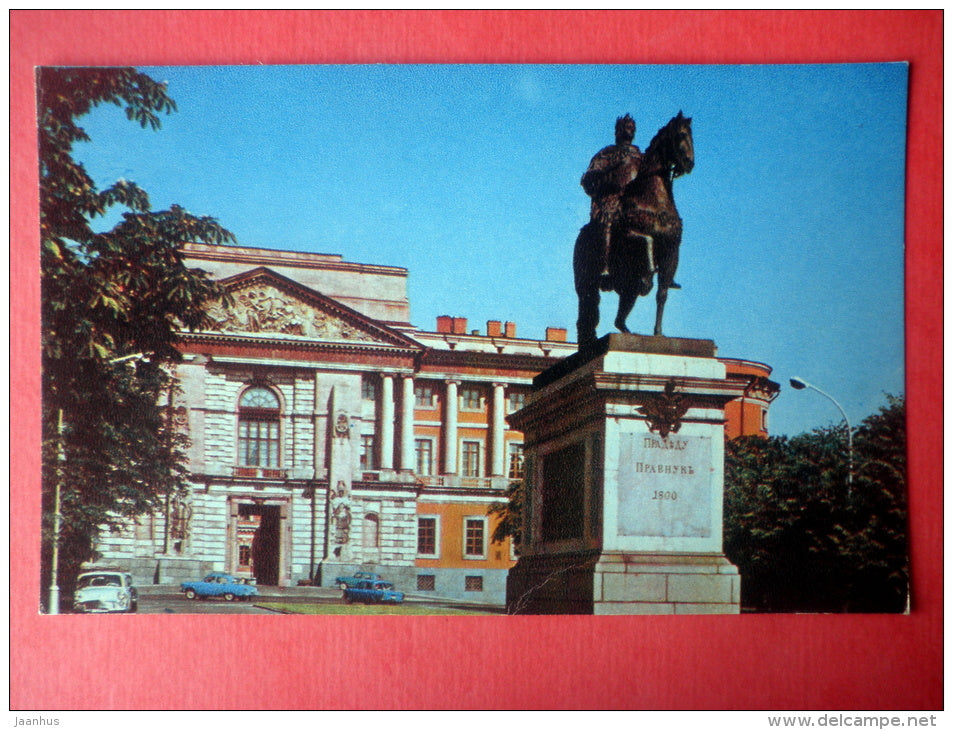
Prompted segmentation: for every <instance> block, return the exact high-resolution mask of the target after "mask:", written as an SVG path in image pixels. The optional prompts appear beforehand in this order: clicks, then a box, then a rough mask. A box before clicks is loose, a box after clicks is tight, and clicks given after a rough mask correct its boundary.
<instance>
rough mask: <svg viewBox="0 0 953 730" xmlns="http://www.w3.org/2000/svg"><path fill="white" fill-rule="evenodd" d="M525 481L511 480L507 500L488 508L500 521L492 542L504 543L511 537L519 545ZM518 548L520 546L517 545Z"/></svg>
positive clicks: (521, 533)
mask: <svg viewBox="0 0 953 730" xmlns="http://www.w3.org/2000/svg"><path fill="white" fill-rule="evenodd" d="M524 489H525V487H524V481H523V480H522V479H520V480H519V481H513V482H510V485H509V486H508V487H507V488H506V494H505V496H506V501H505V502H493V503H492V504H491V505H490V506H489V508H488V509H487V511H486V513H487V515H491V516H496V517H497V518H498V521H497V523H496V526H495V527H494V528H493V534H492V535H491V536H490V540H491V542H494V543H502V542H504V541H505V540H506V538H511V539H512V540H513V544H514V545H516V546H519V544H520V540H521V539H522V535H523V491H524ZM517 549H518V547H517Z"/></svg>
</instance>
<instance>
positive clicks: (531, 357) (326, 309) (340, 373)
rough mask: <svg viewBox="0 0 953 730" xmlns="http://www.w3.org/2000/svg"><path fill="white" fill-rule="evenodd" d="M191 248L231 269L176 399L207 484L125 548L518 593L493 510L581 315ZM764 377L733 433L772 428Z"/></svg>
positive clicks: (745, 367) (119, 538) (173, 574)
mask: <svg viewBox="0 0 953 730" xmlns="http://www.w3.org/2000/svg"><path fill="white" fill-rule="evenodd" d="M187 253H188V260H189V262H190V263H191V264H192V265H194V266H196V267H198V268H202V269H204V270H206V271H208V272H210V273H211V274H212V275H213V276H214V277H215V278H217V279H220V280H221V281H223V283H224V284H225V285H226V287H227V289H228V291H229V293H230V295H231V299H232V303H231V306H229V307H222V306H213V307H211V308H210V309H209V310H208V323H207V325H206V327H205V328H204V330H203V331H201V332H192V333H186V334H184V335H183V338H182V351H183V355H184V360H183V362H182V363H181V364H180V365H179V366H178V367H177V373H176V374H177V376H178V379H179V382H180V386H181V387H180V390H179V392H177V393H176V394H174V396H173V400H172V403H171V404H170V408H171V409H172V412H173V413H174V414H175V418H176V422H177V423H178V424H179V427H180V428H182V429H183V430H186V431H187V433H188V436H189V439H190V443H191V445H190V448H189V468H190V491H189V494H188V495H187V496H185V497H183V498H181V499H176V500H170V501H169V503H167V504H166V505H165V506H164V508H163V509H162V510H160V511H159V512H158V513H157V514H154V515H151V516H148V517H143V518H141V519H140V520H139V521H138V522H137V524H135V525H130V526H129V528H128V529H127V530H126V531H125V532H123V533H121V534H119V535H104V536H103V539H102V542H101V544H100V546H99V549H100V552H101V553H102V554H103V557H104V558H105V559H107V560H110V561H113V562H117V563H122V564H123V565H124V566H127V567H128V569H129V570H131V571H132V572H133V573H134V574H135V575H136V577H137V579H138V580H139V581H140V582H146V583H152V582H159V583H175V582H178V581H179V580H180V579H184V578H195V577H197V576H199V575H201V574H203V572H204V571H206V570H210V569H219V570H226V571H230V572H232V573H235V574H236V575H240V576H247V577H254V578H255V580H256V581H257V582H258V583H260V584H271V585H279V586H288V585H295V584H297V583H299V582H301V581H313V582H314V583H315V584H320V585H325V586H327V585H333V582H334V578H335V577H336V576H338V575H342V574H347V573H349V572H353V571H355V570H358V569H369V570H374V571H375V572H379V573H381V574H383V575H384V576H385V577H386V578H387V579H388V580H391V581H392V582H394V583H395V585H396V586H397V587H398V588H399V589H401V590H404V591H406V592H410V593H419V594H424V595H426V594H432V595H439V596H441V597H449V598H457V599H466V600H470V601H475V602H486V603H500V604H501V603H503V601H504V597H505V581H506V573H507V571H508V570H509V568H511V567H512V566H513V565H514V564H515V552H514V547H513V546H512V545H511V544H509V541H506V542H504V543H502V544H499V543H493V542H492V540H491V535H492V531H493V528H494V522H493V518H492V517H490V516H488V515H487V509H488V507H489V506H490V505H491V504H492V503H493V502H499V501H503V500H504V499H505V497H504V493H505V489H506V487H507V486H508V485H509V484H510V483H511V482H512V481H513V480H517V479H519V478H521V476H522V436H521V434H520V433H519V432H517V431H514V430H512V429H511V428H509V426H508V423H507V415H508V414H510V413H513V412H514V411H516V410H518V409H519V408H521V407H522V403H523V400H524V398H525V396H526V394H527V393H528V392H529V391H530V389H531V381H532V378H533V377H534V376H535V375H537V374H538V373H539V372H540V371H542V370H544V369H545V368H547V367H548V366H550V365H551V364H552V363H553V362H554V361H555V360H556V359H558V358H562V357H565V356H567V355H569V354H571V353H573V352H575V350H576V347H575V345H574V344H572V343H569V342H567V341H566V331H565V330H564V329H558V328H548V329H547V331H546V338H545V339H542V340H538V339H525V338H520V337H518V336H517V333H516V326H515V324H513V323H511V322H501V321H500V322H498V321H491V322H488V323H487V325H486V330H485V331H483V332H480V331H476V330H468V328H467V322H466V320H465V319H462V318H458V317H450V316H446V317H438V318H437V322H436V328H435V330H434V331H424V330H421V329H418V328H417V327H414V326H413V325H411V324H410V314H409V303H408V300H407V294H406V281H407V270H406V269H402V268H397V267H389V266H373V265H366V264H356V263H350V262H346V261H344V260H343V259H342V258H341V257H340V256H336V255H325V254H310V253H301V252H285V251H273V250H265V249H252V248H241V247H216V246H205V245H199V244H193V245H189V246H188V247H187ZM723 361H724V362H725V364H726V366H727V369H728V372H729V374H730V375H729V377H731V378H737V379H739V380H740V381H743V382H745V383H747V384H748V385H747V387H746V389H745V397H744V398H742V399H739V401H738V402H737V403H732V404H729V405H730V406H731V407H730V408H729V409H728V410H727V412H726V419H727V426H726V430H727V433H728V435H729V436H734V435H739V434H741V433H745V434H763V435H766V434H767V411H768V407H769V405H770V402H771V400H772V399H773V398H774V397H775V396H776V395H777V390H778V388H777V385H776V384H774V383H772V382H771V381H770V380H768V376H769V375H770V368H768V367H767V366H765V365H762V364H760V363H754V362H749V361H744V360H732V359H724V360H723Z"/></svg>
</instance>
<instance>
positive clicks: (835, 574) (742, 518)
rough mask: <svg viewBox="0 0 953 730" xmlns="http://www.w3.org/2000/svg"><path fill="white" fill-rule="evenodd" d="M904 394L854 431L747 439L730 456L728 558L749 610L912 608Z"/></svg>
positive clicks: (890, 400)
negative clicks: (850, 437)
mask: <svg viewBox="0 0 953 730" xmlns="http://www.w3.org/2000/svg"><path fill="white" fill-rule="evenodd" d="M904 419H905V404H904V401H903V399H902V398H894V397H888V405H887V406H885V407H883V408H881V409H880V411H879V412H878V413H876V414H874V415H872V416H870V417H868V418H867V419H866V420H865V421H864V422H863V424H862V425H861V426H860V428H859V429H857V431H856V432H855V434H854V453H853V464H854V468H853V479H852V482H851V483H849V482H848V459H847V443H846V442H847V439H846V434H845V432H844V430H843V429H842V428H837V429H819V430H815V431H813V432H812V433H808V434H801V435H799V436H796V437H793V438H787V437H783V436H782V437H772V438H761V437H753V436H749V437H742V438H739V439H734V440H732V441H729V442H728V444H727V448H726V454H725V553H726V555H727V556H728V558H729V559H730V560H731V561H732V562H734V563H735V564H736V565H737V566H738V568H739V570H740V572H741V576H742V580H741V586H742V588H741V590H742V604H743V605H744V606H746V607H748V608H752V609H757V610H764V611H861V612H901V611H903V610H904V609H905V607H906V600H907V587H908V570H907V538H906V435H905V434H906V431H905V422H904Z"/></svg>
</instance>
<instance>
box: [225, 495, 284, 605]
mask: <svg viewBox="0 0 953 730" xmlns="http://www.w3.org/2000/svg"><path fill="white" fill-rule="evenodd" d="M236 517H237V520H236V523H237V524H236V527H237V529H236V531H235V535H236V538H237V543H238V544H237V545H236V546H235V548H236V549H235V552H234V554H235V555H236V556H237V558H238V559H237V561H236V562H237V566H236V569H235V572H236V573H237V574H238V575H246V576H248V577H254V578H255V582H256V583H259V584H261V585H270V586H274V585H278V583H279V580H278V579H279V576H280V571H281V507H280V506H279V505H276V504H254V503H240V504H238V514H237V515H236Z"/></svg>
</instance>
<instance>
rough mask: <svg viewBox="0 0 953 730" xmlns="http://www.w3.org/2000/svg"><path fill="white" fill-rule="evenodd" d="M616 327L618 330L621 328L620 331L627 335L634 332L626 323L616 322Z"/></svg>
mask: <svg viewBox="0 0 953 730" xmlns="http://www.w3.org/2000/svg"><path fill="white" fill-rule="evenodd" d="M615 327H616V329H617V330H619V332H622V333H623V334H626V335H628V334H632V333H631V332H629V328H628V327H626V326H625V325H624V324H619V323H618V322H616V323H615Z"/></svg>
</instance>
